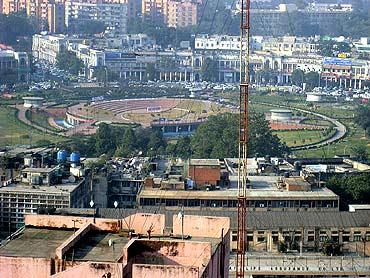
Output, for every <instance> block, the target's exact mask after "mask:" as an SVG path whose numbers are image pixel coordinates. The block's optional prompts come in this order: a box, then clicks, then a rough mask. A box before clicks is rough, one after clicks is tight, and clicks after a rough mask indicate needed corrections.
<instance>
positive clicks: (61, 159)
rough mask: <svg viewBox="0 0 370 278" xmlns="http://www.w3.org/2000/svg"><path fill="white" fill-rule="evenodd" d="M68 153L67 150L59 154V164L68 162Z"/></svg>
mask: <svg viewBox="0 0 370 278" xmlns="http://www.w3.org/2000/svg"><path fill="white" fill-rule="evenodd" d="M67 156H68V152H67V151H66V150H60V151H58V153H57V161H58V162H66V161H67Z"/></svg>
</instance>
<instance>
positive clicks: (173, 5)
mask: <svg viewBox="0 0 370 278" xmlns="http://www.w3.org/2000/svg"><path fill="white" fill-rule="evenodd" d="M197 5H198V3H197V2H194V1H191V0H183V1H180V0H179V1H177V0H142V7H141V12H142V14H143V16H145V17H149V18H161V17H162V18H163V21H164V22H165V23H166V24H167V25H168V26H170V27H175V28H177V27H186V26H191V25H196V24H197Z"/></svg>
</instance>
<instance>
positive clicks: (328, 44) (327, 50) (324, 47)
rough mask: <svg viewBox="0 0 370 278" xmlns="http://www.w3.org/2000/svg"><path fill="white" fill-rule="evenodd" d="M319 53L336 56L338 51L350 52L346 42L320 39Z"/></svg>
mask: <svg viewBox="0 0 370 278" xmlns="http://www.w3.org/2000/svg"><path fill="white" fill-rule="evenodd" d="M319 49H320V54H321V55H323V56H326V57H337V56H338V54H339V53H348V52H351V47H350V45H349V44H348V43H346V42H336V41H333V40H321V41H320V43H319Z"/></svg>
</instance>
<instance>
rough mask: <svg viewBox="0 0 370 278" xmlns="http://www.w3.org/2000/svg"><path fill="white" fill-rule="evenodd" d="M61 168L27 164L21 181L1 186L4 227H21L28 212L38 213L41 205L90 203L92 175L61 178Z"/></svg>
mask: <svg viewBox="0 0 370 278" xmlns="http://www.w3.org/2000/svg"><path fill="white" fill-rule="evenodd" d="M61 176H62V172H61V169H60V168H58V167H56V168H26V169H24V170H22V171H21V176H20V179H19V181H18V182H17V183H16V182H12V183H9V184H6V186H2V187H0V199H1V202H0V229H3V230H4V229H5V230H7V229H14V228H19V227H21V226H22V225H23V223H24V214H27V213H28V214H29V213H36V212H37V211H38V209H40V208H48V207H52V208H73V207H76V208H77V207H87V206H88V202H89V201H90V199H89V197H90V196H89V182H88V177H85V176H81V177H75V176H73V178H70V179H65V178H64V179H61V180H60V181H59V182H58V179H59V178H60V177H61Z"/></svg>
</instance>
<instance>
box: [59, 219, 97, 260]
mask: <svg viewBox="0 0 370 278" xmlns="http://www.w3.org/2000/svg"><path fill="white" fill-rule="evenodd" d="M92 228H93V226H92V224H90V223H87V224H85V225H84V226H82V227H81V228H80V229H78V231H77V232H75V234H73V235H71V236H70V237H69V238H68V239H67V240H66V241H65V242H63V243H62V244H61V245H60V246H59V247H58V248H57V249H56V251H55V256H56V257H57V258H59V259H62V258H63V255H64V254H65V253H66V252H67V251H68V250H69V249H70V248H71V247H72V246H73V245H75V243H76V242H77V241H79V240H80V239H81V238H82V237H83V236H84V235H86V234H87V233H88V232H89V231H90V230H91V229H92Z"/></svg>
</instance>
